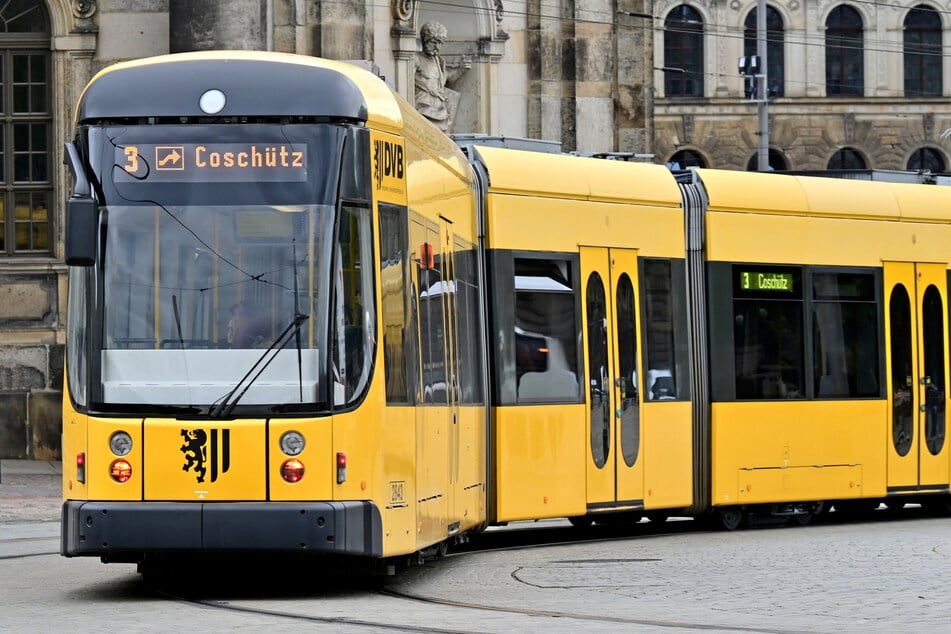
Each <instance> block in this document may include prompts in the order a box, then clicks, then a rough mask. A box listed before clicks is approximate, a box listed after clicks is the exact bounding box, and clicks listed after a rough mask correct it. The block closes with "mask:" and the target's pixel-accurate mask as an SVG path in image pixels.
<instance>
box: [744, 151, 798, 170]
mask: <svg viewBox="0 0 951 634" xmlns="http://www.w3.org/2000/svg"><path fill="white" fill-rule="evenodd" d="M758 169H759V152H758V151H757V152H754V153H753V156H751V157H750V160H749V161H748V162H747V163H746V171H747V172H755V171H756V170H758ZM769 169H770V171H772V172H784V171H786V170H788V169H789V163H787V162H786V157H785V156H784V155H783V153H782V152H780V151H779V150H774V149H773V148H769Z"/></svg>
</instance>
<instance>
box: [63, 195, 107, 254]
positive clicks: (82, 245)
mask: <svg viewBox="0 0 951 634" xmlns="http://www.w3.org/2000/svg"><path fill="white" fill-rule="evenodd" d="M98 236H99V204H98V203H97V202H96V201H95V200H93V199H92V198H80V197H77V196H73V197H72V198H70V199H69V201H68V202H67V203H66V264H67V266H92V265H93V264H94V263H95V262H96V244H97V242H98V240H97V238H98Z"/></svg>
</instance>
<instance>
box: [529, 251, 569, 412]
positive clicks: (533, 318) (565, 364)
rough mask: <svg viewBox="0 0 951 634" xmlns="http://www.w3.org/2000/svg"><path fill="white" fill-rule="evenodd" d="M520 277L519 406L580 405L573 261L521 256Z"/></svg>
mask: <svg viewBox="0 0 951 634" xmlns="http://www.w3.org/2000/svg"><path fill="white" fill-rule="evenodd" d="M514 273H515V279H514V282H515V348H516V349H515V370H516V382H517V394H518V402H520V403H524V402H572V403H575V402H578V401H579V399H580V396H579V382H578V358H577V348H576V344H575V341H576V339H577V337H576V335H577V330H578V326H577V321H578V320H577V316H576V311H575V306H576V297H575V289H574V287H573V284H572V280H573V274H572V272H571V263H570V262H568V261H567V260H547V259H529V258H516V259H515V262H514Z"/></svg>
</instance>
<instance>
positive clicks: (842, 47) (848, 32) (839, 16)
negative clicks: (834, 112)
mask: <svg viewBox="0 0 951 634" xmlns="http://www.w3.org/2000/svg"><path fill="white" fill-rule="evenodd" d="M863 47H864V44H863V34H862V16H861V15H859V12H858V11H856V10H855V9H853V8H852V7H849V6H845V5H841V6H838V7H836V8H835V9H833V10H832V13H830V14H829V18H828V19H827V20H826V94H827V95H828V96H830V97H834V96H845V95H856V96H861V95H862V94H863V87H864V85H865V62H864V59H863Z"/></svg>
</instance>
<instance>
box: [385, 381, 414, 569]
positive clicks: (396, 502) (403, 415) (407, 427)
mask: <svg viewBox="0 0 951 634" xmlns="http://www.w3.org/2000/svg"><path fill="white" fill-rule="evenodd" d="M377 367H382V365H379V366H377ZM415 441H416V409H415V408H413V407H390V408H388V409H387V410H386V414H385V422H384V424H383V428H382V443H381V451H382V457H383V480H384V496H385V497H384V498H383V499H382V500H381V501H382V504H381V505H380V511H381V512H382V514H383V554H384V556H386V555H387V554H392V553H407V552H413V551H414V550H416V443H415Z"/></svg>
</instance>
